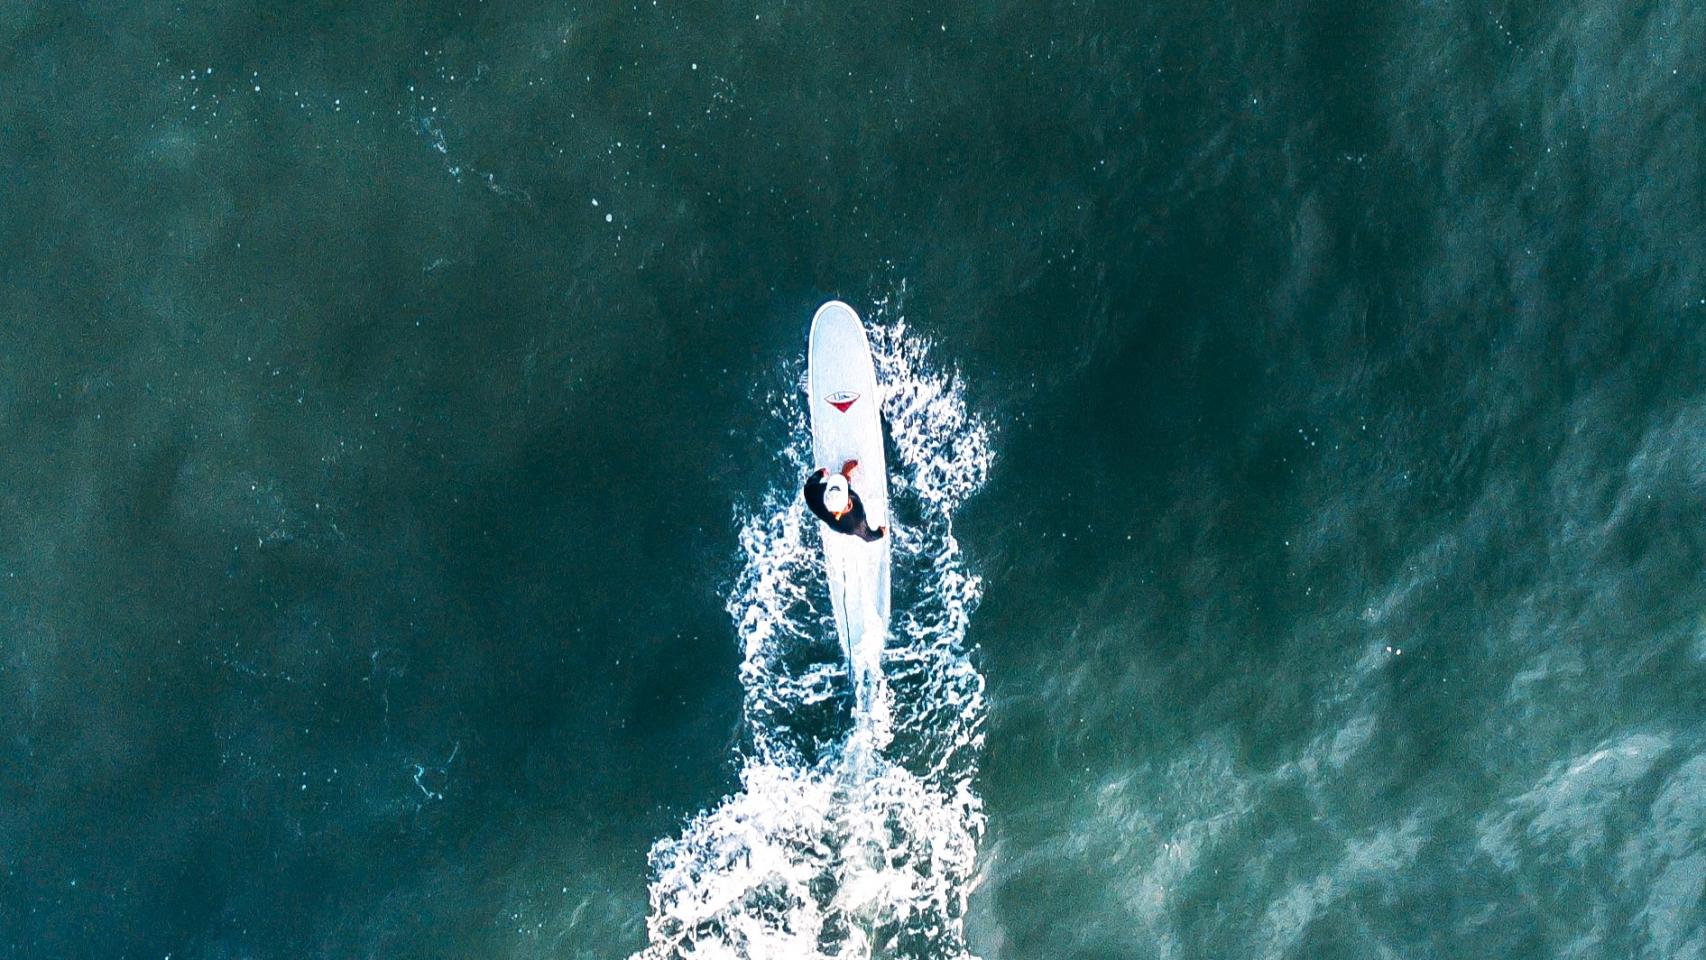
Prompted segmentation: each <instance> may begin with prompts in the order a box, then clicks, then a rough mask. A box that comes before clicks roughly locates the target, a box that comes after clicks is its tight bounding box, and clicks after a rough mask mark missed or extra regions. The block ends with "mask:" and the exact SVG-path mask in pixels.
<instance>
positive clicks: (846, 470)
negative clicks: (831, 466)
mask: <svg viewBox="0 0 1706 960" xmlns="http://www.w3.org/2000/svg"><path fill="white" fill-rule="evenodd" d="M858 468H859V461H857V460H849V461H847V462H846V463H844V464H842V465H841V475H842V476H844V477H846V478H847V479H849V480H851V479H853V471H854V470H857V469H858Z"/></svg>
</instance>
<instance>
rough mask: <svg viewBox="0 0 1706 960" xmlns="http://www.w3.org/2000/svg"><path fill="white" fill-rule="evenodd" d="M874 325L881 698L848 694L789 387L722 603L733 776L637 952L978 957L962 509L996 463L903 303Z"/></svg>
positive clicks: (749, 959)
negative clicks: (888, 442) (882, 459)
mask: <svg viewBox="0 0 1706 960" xmlns="http://www.w3.org/2000/svg"><path fill="white" fill-rule="evenodd" d="M870 334H871V346H872V350H873V352H874V353H875V355H876V361H877V376H878V380H879V381H880V383H881V387H882V392H883V415H884V419H885V420H886V421H887V424H888V427H889V431H890V435H891V438H892V440H893V444H894V449H895V451H896V454H897V456H896V461H897V462H893V463H890V464H889V479H890V488H891V494H890V495H891V500H892V504H893V509H894V512H895V520H896V522H895V526H894V532H893V536H894V543H893V546H892V549H893V551H894V553H893V564H894V572H893V576H894V605H893V606H894V611H895V613H894V616H893V618H892V622H891V624H890V628H889V638H888V643H887V645H886V647H885V649H884V651H883V669H882V677H883V679H882V682H881V683H880V684H878V689H877V691H876V693H875V697H874V702H873V704H872V708H871V709H870V710H869V711H860V712H857V713H856V712H854V711H853V710H852V709H851V707H850V704H851V701H852V699H853V697H852V691H851V690H850V679H849V676H848V670H847V664H846V661H845V657H844V656H843V655H842V652H841V648H840V645H839V643H838V642H837V640H836V637H835V626H834V620H833V616H832V614H831V612H830V607H829V595H828V592H827V588H826V587H825V586H824V578H823V555H822V551H821V549H820V547H819V542H818V531H817V529H816V524H815V523H813V522H811V518H810V515H809V514H808V513H807V512H806V511H805V509H804V507H803V506H802V505H801V503H800V499H799V496H798V491H797V489H796V486H795V483H796V481H795V478H796V477H801V476H804V474H805V472H806V470H807V469H808V463H807V461H808V459H809V451H810V435H809V431H808V429H807V426H806V422H805V415H804V412H803V411H804V407H805V404H804V403H803V402H802V398H801V397H800V396H799V391H798V390H790V391H787V392H786V393H787V395H786V396H782V397H773V398H772V399H773V403H772V408H773V410H774V411H775V413H776V415H777V416H778V417H779V418H781V420H782V422H783V423H784V424H785V425H786V427H787V432H788V435H789V438H790V439H789V442H788V444H787V445H786V447H785V449H783V450H782V451H780V454H779V460H780V461H781V462H780V463H779V464H778V473H779V474H780V475H781V476H782V477H784V478H786V479H784V480H783V481H782V482H781V483H780V484H779V485H778V486H776V487H775V488H772V489H771V490H770V491H769V492H767V493H766V494H765V495H764V497H763V498H762V500H761V502H760V503H759V505H758V506H757V507H756V508H755V509H753V510H751V511H750V512H748V513H747V514H746V515H745V516H744V518H743V522H742V525H741V535H740V548H741V552H742V554H743V556H744V559H745V563H744V566H743V568H742V570H741V573H740V575H739V576H738V577H737V578H736V581H735V584H734V588H733V590H732V592H731V594H730V596H729V598H728V604H727V607H728V611H729V614H730V616H731V617H733V619H734V622H735V627H736V631H737V633H738V635H739V637H740V640H741V643H742V645H743V656H742V661H741V682H742V685H743V686H744V688H745V690H746V696H745V704H744V712H745V716H744V721H745V727H746V737H745V740H744V745H743V747H742V748H741V756H740V763H741V771H740V789H739V790H738V791H737V792H736V793H734V794H733V795H731V796H729V797H726V798H724V800H723V801H722V803H720V804H719V805H718V806H716V807H715V808H713V809H711V810H707V811H705V812H704V813H701V814H699V815H698V816H696V817H694V818H693V819H692V820H691V821H689V822H688V823H687V825H686V826H685V828H684V829H683V830H682V833H681V835H680V836H679V837H677V838H674V839H665V840H660V841H659V842H658V843H657V844H656V845H654V846H653V847H652V851H651V855H650V858H649V859H650V864H651V868H652V875H653V879H652V883H651V913H650V916H649V917H648V918H647V922H646V928H647V935H648V940H649V945H648V946H647V947H646V948H645V949H644V950H642V951H640V952H639V953H638V954H636V955H635V960H665V958H692V960H722V958H728V960H734V958H741V960H770V958H776V960H783V958H786V960H800V958H813V957H821V958H837V960H854V958H866V957H874V956H884V957H918V958H924V957H930V958H949V960H952V958H968V957H969V956H970V954H969V953H968V952H967V949H966V945H965V936H964V917H965V906H966V898H967V896H968V895H969V894H970V892H971V886H972V876H973V871H974V868H975V862H976V841H977V838H978V837H979V835H980V834H981V833H982V830H983V823H984V821H983V812H982V804H981V801H980V800H979V799H978V797H977V795H976V793H974V792H973V790H972V780H973V778H974V776H975V774H976V765H977V758H978V754H979V753H980V752H981V749H982V745H983V721H984V714H985V705H984V696H983V678H982V676H980V675H979V674H978V673H977V671H976V669H975V668H974V667H973V665H972V663H971V661H970V660H969V658H968V656H967V650H966V646H965V634H966V627H967V625H968V623H969V622H970V617H971V614H972V611H973V609H974V608H975V607H976V605H977V601H978V598H979V597H980V596H981V594H982V587H981V584H980V582H979V580H978V578H977V577H976V576H974V575H973V574H971V573H970V572H969V571H968V570H967V569H966V566H965V562H964V559H963V557H962V555H961V553H960V549H959V544H958V543H957V542H956V541H955V539H954V536H953V526H952V518H953V513H954V510H955V509H956V508H957V507H958V506H959V505H960V503H962V502H963V501H964V500H965V499H966V498H967V497H969V496H971V495H972V494H973V493H974V492H976V491H977V489H978V488H979V487H980V486H981V485H982V484H983V481H984V479H985V477H986V476H987V475H988V472H989V464H990V459H991V447H990V435H989V431H988V429H987V428H986V427H985V426H984V424H983V423H982V422H980V421H979V420H978V419H977V418H976V417H974V416H972V415H971V414H970V413H968V411H967V409H966V405H965V397H964V390H963V387H962V385H961V383H960V381H959V378H958V377H957V376H956V375H954V374H953V373H952V372H951V371H949V372H944V371H941V370H938V369H937V368H935V367H934V366H932V364H931V363H930V361H929V357H928V347H927V344H926V343H925V342H924V341H923V340H922V339H920V338H918V337H916V336H914V335H912V334H910V333H908V332H907V330H906V329H905V325H904V322H903V321H901V320H899V319H894V320H891V321H887V322H883V321H882V320H881V319H879V322H877V323H876V324H874V325H873V326H872V328H871V330H870ZM798 374H799V371H795V380H796V381H799V380H801V378H800V377H799V375H798Z"/></svg>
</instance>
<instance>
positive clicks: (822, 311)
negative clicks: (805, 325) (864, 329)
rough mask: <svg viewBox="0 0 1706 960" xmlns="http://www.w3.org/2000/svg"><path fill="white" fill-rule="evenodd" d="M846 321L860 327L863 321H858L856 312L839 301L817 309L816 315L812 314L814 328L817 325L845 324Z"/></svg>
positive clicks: (832, 301)
mask: <svg viewBox="0 0 1706 960" xmlns="http://www.w3.org/2000/svg"><path fill="white" fill-rule="evenodd" d="M848 321H852V322H853V323H857V324H859V325H860V326H863V325H864V321H862V320H860V319H859V313H858V311H856V310H854V309H853V308H852V307H850V306H848V305H847V304H845V303H842V302H841V301H840V300H831V301H829V302H827V303H825V304H824V305H823V306H821V307H818V308H817V313H814V314H812V326H814V327H815V326H817V325H818V324H819V323H846V322H848Z"/></svg>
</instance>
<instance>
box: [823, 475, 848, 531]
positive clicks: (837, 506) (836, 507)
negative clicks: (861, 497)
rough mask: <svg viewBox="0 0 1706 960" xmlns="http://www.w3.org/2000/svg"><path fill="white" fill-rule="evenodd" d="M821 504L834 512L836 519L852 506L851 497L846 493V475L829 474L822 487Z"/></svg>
mask: <svg viewBox="0 0 1706 960" xmlns="http://www.w3.org/2000/svg"><path fill="white" fill-rule="evenodd" d="M823 505H824V506H825V507H826V508H828V510H829V512H830V513H833V514H835V519H837V520H839V519H841V515H842V514H844V513H846V512H847V511H848V510H849V509H851V508H852V506H853V502H852V498H851V497H849V496H848V495H847V478H846V477H844V476H842V475H841V474H839V473H832V474H830V476H829V481H828V483H827V484H826V485H825V486H824V488H823Z"/></svg>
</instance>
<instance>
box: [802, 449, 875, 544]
mask: <svg viewBox="0 0 1706 960" xmlns="http://www.w3.org/2000/svg"><path fill="white" fill-rule="evenodd" d="M858 466H859V461H857V460H849V461H847V462H846V463H844V464H842V465H841V472H840V473H830V472H829V468H828V467H819V468H817V470H816V471H814V472H813V473H812V475H811V476H809V477H807V478H806V506H807V507H809V508H810V509H811V512H812V513H814V514H816V515H817V518H818V519H819V520H822V521H823V522H824V523H826V524H828V525H829V528H830V529H831V530H834V531H835V532H837V533H845V534H847V535H848V536H850V537H858V538H859V539H861V540H864V541H865V542H867V543H869V542H870V541H872V540H881V539H882V538H883V534H884V533H887V532H888V527H886V526H884V527H878V528H877V529H875V530H872V529H871V527H870V525H869V524H867V523H866V522H865V505H864V504H863V503H860V502H859V495H858V494H856V493H854V492H853V487H852V485H851V483H850V481H851V480H852V477H853V470H854V468H856V467H858Z"/></svg>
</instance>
